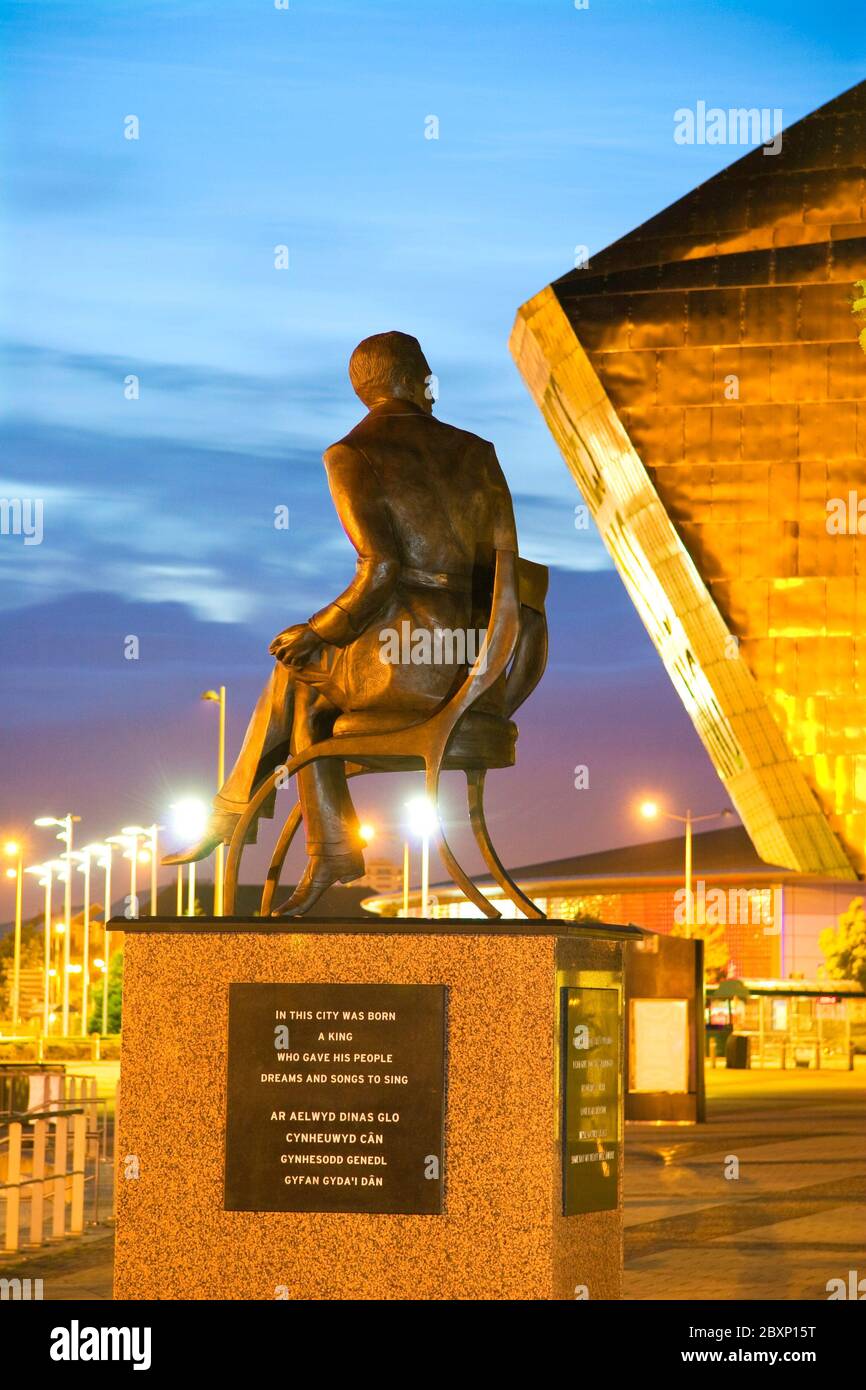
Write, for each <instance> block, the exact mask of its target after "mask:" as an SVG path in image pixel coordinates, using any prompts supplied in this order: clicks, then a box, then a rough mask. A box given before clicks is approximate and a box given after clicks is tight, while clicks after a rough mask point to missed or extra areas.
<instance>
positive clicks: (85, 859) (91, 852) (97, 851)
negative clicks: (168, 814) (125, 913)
mask: <svg viewBox="0 0 866 1390" xmlns="http://www.w3.org/2000/svg"><path fill="white" fill-rule="evenodd" d="M107 849H108V846H107V845H101V844H91V845H85V846H84V848H83V849H82V850H79V851H78V852H77V853H76V854H74V855H73V856H72V857H73V858H74V859H75V860H77V861H78V872H79V873H80V874H83V875H84V944H83V948H82V958H83V961H84V968H83V970H82V980H81V1036H82V1038H86V1037H87V1006H88V1001H89V997H90V861H91V859H92V858H93V857H94V856H96V855H98V856H100V857H101V856H102V855H103V854H104V853H105V851H106V850H107ZM72 973H73V974H75V973H77V972H76V971H74V970H73V971H72Z"/></svg>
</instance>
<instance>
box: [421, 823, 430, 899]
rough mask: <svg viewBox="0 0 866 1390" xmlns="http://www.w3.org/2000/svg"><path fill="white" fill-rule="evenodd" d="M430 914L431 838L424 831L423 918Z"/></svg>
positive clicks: (422, 859) (422, 850) (422, 872)
mask: <svg viewBox="0 0 866 1390" xmlns="http://www.w3.org/2000/svg"><path fill="white" fill-rule="evenodd" d="M429 912H430V836H429V835H428V834H427V831H426V830H425V831H424V838H423V840H422V842H421V916H422V917H423V918H425V919H426V917H427V916H428V914H429Z"/></svg>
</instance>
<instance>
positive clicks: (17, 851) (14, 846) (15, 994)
mask: <svg viewBox="0 0 866 1390" xmlns="http://www.w3.org/2000/svg"><path fill="white" fill-rule="evenodd" d="M3 853H4V854H6V855H8V857H9V858H10V859H11V858H14V860H15V868H14V869H7V870H6V877H7V878H14V880H15V941H14V946H13V952H14V954H13V956H12V1032H13V1033H14V1032H15V1031H16V1029H17V1027H18V1023H19V1020H20V1014H21V909H22V903H23V898H24V851H23V849H22V847H21V845H20V844H19V843H18V841H17V840H7V841H6V844H5V845H4V846H3Z"/></svg>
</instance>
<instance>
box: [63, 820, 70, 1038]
mask: <svg viewBox="0 0 866 1390" xmlns="http://www.w3.org/2000/svg"><path fill="white" fill-rule="evenodd" d="M65 825H66V884H65V886H64V894H63V915H64V918H65V927H66V930H65V931H64V933H63V1036H64V1038H68V1037H69V965H70V937H71V936H72V816H71V815H68V816H66V818H65Z"/></svg>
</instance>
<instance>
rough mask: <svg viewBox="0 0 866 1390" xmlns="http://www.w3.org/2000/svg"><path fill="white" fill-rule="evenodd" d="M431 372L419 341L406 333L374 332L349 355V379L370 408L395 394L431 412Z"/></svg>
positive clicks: (400, 398)
mask: <svg viewBox="0 0 866 1390" xmlns="http://www.w3.org/2000/svg"><path fill="white" fill-rule="evenodd" d="M430 376H431V373H430V368H429V366H428V365H427V359H426V357H425V356H424V354H423V352H422V351H421V344H420V343H419V342H418V339H417V338H413V337H412V336H411V334H409V333H374V334H373V336H372V337H371V338H364V340H363V342H360V343H359V344H358V346H357V347H356V348H355V351H354V352H353V353H352V356H351V357H350V358H349V380H350V381H351V383H352V386H353V388H354V390H355V394H356V395H358V396H360V397H361V400H362V401H363V402H364V404H365V405H366V406H367V407H369V408H372V407H373V406H374V405H377V404H378V403H379V402H380V401H385V400H392V399H393V398H394V397H395V396H396V397H397V398H398V399H399V400H404V401H414V402H415V404H416V405H420V406H421V407H422V408H423V409H424V410H426V411H427V412H428V413H429V412H431V411H432V409H433V396H432V394H431V390H430Z"/></svg>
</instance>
